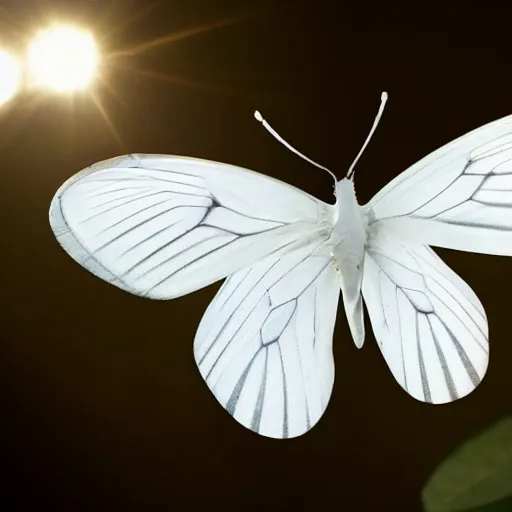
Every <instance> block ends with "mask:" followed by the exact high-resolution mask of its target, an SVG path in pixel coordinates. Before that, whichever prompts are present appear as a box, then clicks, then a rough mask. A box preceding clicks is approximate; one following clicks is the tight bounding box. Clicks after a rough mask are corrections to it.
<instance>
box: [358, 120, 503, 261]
mask: <svg viewBox="0 0 512 512" xmlns="http://www.w3.org/2000/svg"><path fill="white" fill-rule="evenodd" d="M363 208H364V212H365V214H366V216H367V217H368V220H369V223H370V224H373V223H378V224H380V225H381V226H382V227H383V228H384V229H391V230H393V231H395V232H396V233H397V234H399V235H400V237H401V238H403V239H405V240H410V241H414V242H418V243H422V244H426V245H433V246H437V247H445V248H449V249H456V250H463V251H470V252H476V253H484V254H500V255H507V256H511V255H512V236H511V234H512V116H508V117H505V118H503V119H500V120H498V121H495V122H493V123H490V124H487V125H485V126H483V127H481V128H478V129H476V130H474V131H472V132H470V133H468V134H466V135H463V136H462V137H460V138H458V139H456V140H455V141H453V142H451V143H449V144H447V145H446V146H444V147H442V148H440V149H438V150H437V151H434V152H433V153H432V154H430V155H428V156H427V157H425V158H423V159H422V160H420V161H419V162H418V163H416V164H415V165H413V166H412V167H410V168H409V169H407V170H406V171H405V172H403V173H402V174H400V175H399V176H397V177H396V178H395V179H394V180H392V181H391V182H390V183H388V185H386V186H385V187H384V188H383V189H382V190H381V191H380V192H379V193H377V194H376V195H375V196H374V197H373V198H372V199H371V201H370V202H369V203H368V204H367V205H365V206H364V207H363Z"/></svg>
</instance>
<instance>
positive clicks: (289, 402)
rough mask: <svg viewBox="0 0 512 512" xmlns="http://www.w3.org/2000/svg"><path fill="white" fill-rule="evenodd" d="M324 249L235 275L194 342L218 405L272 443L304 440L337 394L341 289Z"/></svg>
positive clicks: (310, 247) (315, 244) (308, 249)
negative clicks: (336, 330) (335, 337)
mask: <svg viewBox="0 0 512 512" xmlns="http://www.w3.org/2000/svg"><path fill="white" fill-rule="evenodd" d="M321 244H322V241H321V240H319V239H317V240H314V241H311V242H310V243H308V244H305V245H304V246H303V247H300V248H299V249H297V250H294V251H292V252H289V253H287V254H285V255H283V256H275V255H272V256H268V257H267V258H265V259H263V260H262V261H260V262H258V263H257V264H255V265H253V266H251V267H249V268H247V269H243V270H239V271H238V272H236V273H235V274H234V275H232V276H230V277H229V278H228V279H227V280H226V281H225V282H224V284H223V286H222V287H221V289H220V290H219V292H218V293H217V295H216V297H215V298H214V300H213V301H212V303H211V304H210V306H209V307H208V309H207V311H206V313H205V314H204V316H203V319H202V320H201V323H200V325H199V329H198V331H197V335H196V338H195V342H194V354H195V359H196V362H197V365H198V367H199V370H200V372H201V375H202V376H203V378H204V379H205V381H206V383H207V384H208V387H209V388H210V390H211V391H212V393H213V394H214V395H215V397H216V398H217V400H218V401H219V402H220V403H221V405H222V406H223V407H224V408H225V409H226V410H227V411H228V412H229V413H230V414H231V415H232V416H233V417H234V418H235V419H236V420H237V421H238V422H239V423H241V424H242V425H244V426H245V427H247V428H249V429H251V430H253V431H254V432H257V433H259V434H261V435H264V436H267V437H274V438H291V437H296V436H300V435H301V434H304V433H305V432H306V431H308V430H309V429H310V428H312V427H313V426H314V425H315V424H316V423H317V421H318V420H319V419H320V417H321V416H322V414H323V413H324V411H325V409H326V407H327V403H328V401H329V398H330V395H331V391H332V386H333V382H334V361H333V355H332V336H333V331H334V324H335V319H336V311H337V304H338V298H339V293H340V287H339V283H338V280H337V276H336V270H335V268H334V266H333V264H332V262H331V260H330V258H329V257H328V256H325V255H323V253H322V251H320V250H319V249H320V247H321Z"/></svg>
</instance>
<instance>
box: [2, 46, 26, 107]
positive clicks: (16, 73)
mask: <svg viewBox="0 0 512 512" xmlns="http://www.w3.org/2000/svg"><path fill="white" fill-rule="evenodd" d="M20 85H21V68H20V65H19V62H18V60H17V59H16V58H14V57H13V56H12V55H10V54H9V53H7V52H6V51H3V50H0V105H2V103H6V102H7V101H9V100H10V99H11V98H12V97H13V96H14V95H15V94H16V92H17V91H18V89H19V88H20Z"/></svg>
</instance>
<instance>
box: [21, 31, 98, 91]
mask: <svg viewBox="0 0 512 512" xmlns="http://www.w3.org/2000/svg"><path fill="white" fill-rule="evenodd" d="M27 60H28V68H29V72H30V74H31V76H32V78H33V80H34V81H35V83H36V84H37V85H39V86H43V87H48V88H51V89H54V90H55V91H59V92H69V91H74V90H77V89H84V88H85V87H87V85H89V83H90V82H91V81H92V80H93V78H94V76H95V75H96V71H97V68H98V63H99V55H98V49H97V46H96V43H95V41H94V38H93V36H92V35H91V34H90V33H89V32H86V31H83V30H79V29H77V28H74V27H70V26H63V25H59V26H55V27H52V28H50V29H48V30H45V31H43V32H41V33H40V34H38V35H37V36H36V37H35V38H34V40H33V41H32V42H31V44H30V46H29V48H28V55H27Z"/></svg>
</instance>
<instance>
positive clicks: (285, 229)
mask: <svg viewBox="0 0 512 512" xmlns="http://www.w3.org/2000/svg"><path fill="white" fill-rule="evenodd" d="M332 211H333V207H332V206H331V205H328V204H326V203H323V202H321V201H319V200H317V199H315V198H314V197H312V196H310V195H309V194H306V193H305V192H302V191H301V190H299V189H297V188H294V187H292V186H290V185H287V184H285V183H283V182H280V181H278V180H275V179H272V178H270V177H267V176H264V175H262V174H258V173H256V172H253V171H249V170H247V169H242V168H240V167H235V166H231V165H227V164H220V163H217V162H210V161H206V160H199V159H194V158H184V157H174V156H163V155H127V156H123V157H118V158H114V159H110V160H106V161H103V162H99V163H98V164H95V165H93V166H91V167H89V168H87V169H85V170H83V171H82V172H80V173H78V174H77V175H75V176H74V177H72V178H70V179H69V180H68V181H67V182H66V183H64V185H62V187H61V188H60V189H59V190H58V191H57V193H56V194H55V197H54V198H53V200H52V203H51V207H50V224H51V227H52V229H53V231H54V233H55V236H56V237H57V240H58V241H59V243H60V244H61V245H62V247H63V248H64V249H65V250H66V251H67V252H68V253H69V254H70V255H71V256H72V257H73V258H74V259H75V260H76V261H77V262H78V263H80V264H81V265H82V266H84V267H85V268H86V269H87V270H89V271H90V272H92V273H93V274H95V275H97V276H99V277H101V278H102V279H104V280H105V281H108V282H110V283H111V284H114V285H116V286H118V287H119V288H122V289H124V290H126V291H129V292H131V293H134V294H136V295H141V296H145V297H149V298H153V299H169V298H173V297H178V296H180V295H184V294H186V293H190V292H192V291H194V290H197V289H199V288H202V287H204V286H207V285H209V284H211V283H213V282H215V281H217V280H219V279H222V278H224V277H226V276H227V275H229V274H231V273H233V272H235V271H237V270H238V269H240V268H243V267H246V266H247V265H250V264H252V263H254V262H256V261H258V260H260V259H261V258H263V257H265V256H267V255H268V254H271V253H275V254H280V253H282V252H286V251H287V250H291V249H293V247H296V246H298V245H301V244H303V243H304V241H307V240H308V239H309V238H319V239H326V238H328V237H329V234H330V227H331V220H330V219H331V217H332Z"/></svg>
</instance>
